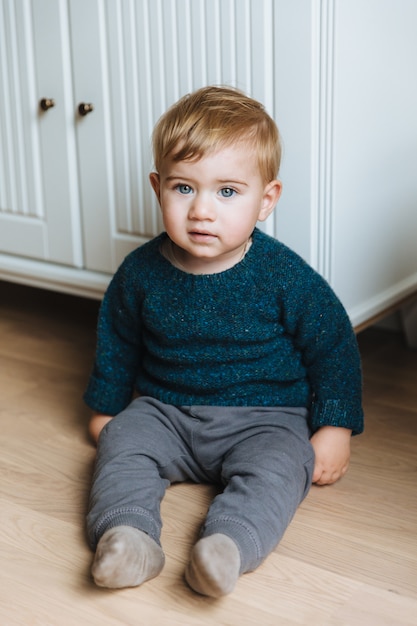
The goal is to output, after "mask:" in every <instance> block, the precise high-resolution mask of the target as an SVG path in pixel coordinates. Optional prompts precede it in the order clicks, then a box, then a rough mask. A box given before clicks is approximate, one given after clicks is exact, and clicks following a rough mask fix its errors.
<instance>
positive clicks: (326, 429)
mask: <svg viewBox="0 0 417 626" xmlns="http://www.w3.org/2000/svg"><path fill="white" fill-rule="evenodd" d="M351 435H352V431H351V430H349V429H347V428H339V427H336V426H323V427H322V428H319V430H318V431H317V432H315V433H314V435H313V436H312V437H311V444H312V446H313V448H314V452H315V455H316V461H315V465H314V473H313V483H316V484H317V485H331V484H332V483H335V482H336V481H337V480H339V478H341V477H342V476H343V475H344V474H346V472H347V469H348V467H349V460H350V439H351Z"/></svg>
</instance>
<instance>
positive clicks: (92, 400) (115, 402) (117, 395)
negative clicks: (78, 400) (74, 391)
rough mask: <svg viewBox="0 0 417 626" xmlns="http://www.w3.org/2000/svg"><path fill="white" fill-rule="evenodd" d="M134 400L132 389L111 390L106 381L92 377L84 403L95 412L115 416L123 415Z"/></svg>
mask: <svg viewBox="0 0 417 626" xmlns="http://www.w3.org/2000/svg"><path fill="white" fill-rule="evenodd" d="M131 400H132V389H131V388H130V387H128V388H127V387H119V388H117V389H115V388H114V387H112V388H111V392H110V391H109V385H108V383H106V381H104V380H100V379H99V378H95V377H94V376H91V378H90V380H89V382H88V386H87V389H86V391H85V393H84V402H85V403H86V404H87V405H88V406H89V407H90V408H91V409H93V410H94V411H97V412H98V413H103V414H105V415H111V416H113V417H114V416H115V415H117V414H118V413H121V411H123V409H125V408H126V407H127V406H128V404H129V403H130V402H131Z"/></svg>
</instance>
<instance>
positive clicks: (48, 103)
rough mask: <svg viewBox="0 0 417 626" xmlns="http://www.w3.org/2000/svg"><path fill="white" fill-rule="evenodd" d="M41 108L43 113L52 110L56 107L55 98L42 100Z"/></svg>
mask: <svg viewBox="0 0 417 626" xmlns="http://www.w3.org/2000/svg"><path fill="white" fill-rule="evenodd" d="M39 106H40V107H41V109H42V111H47V110H48V109H52V107H54V106H55V100H54V99H53V98H42V100H40V102H39Z"/></svg>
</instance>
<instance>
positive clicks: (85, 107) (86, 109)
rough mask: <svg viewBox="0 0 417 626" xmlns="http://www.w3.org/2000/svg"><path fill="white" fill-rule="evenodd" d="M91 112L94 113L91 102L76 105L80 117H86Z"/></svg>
mask: <svg viewBox="0 0 417 626" xmlns="http://www.w3.org/2000/svg"><path fill="white" fill-rule="evenodd" d="M92 111H94V105H93V104H91V102H90V103H88V102H81V104H79V105H78V113H79V114H80V115H82V116H84V115H88V114H89V113H91V112H92Z"/></svg>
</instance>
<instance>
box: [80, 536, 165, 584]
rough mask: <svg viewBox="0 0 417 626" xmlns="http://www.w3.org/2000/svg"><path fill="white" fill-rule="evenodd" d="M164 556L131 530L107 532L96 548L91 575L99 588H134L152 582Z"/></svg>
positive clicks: (146, 538) (146, 537)
mask: <svg viewBox="0 0 417 626" xmlns="http://www.w3.org/2000/svg"><path fill="white" fill-rule="evenodd" d="M164 563H165V556H164V553H163V551H162V548H160V547H159V545H158V544H157V543H156V541H154V540H153V539H152V538H151V537H149V535H147V534H146V533H144V532H142V531H141V530H138V529H137V528H133V527H131V526H116V527H114V528H110V529H109V530H107V531H106V532H105V533H104V535H103V536H102V537H101V539H100V541H99V542H98V545H97V551H96V556H95V558H94V562H93V566H92V569H91V573H92V575H93V578H94V582H95V583H96V585H98V586H99V587H109V588H111V589H120V588H122V587H137V586H138V585H141V584H142V583H144V582H145V581H146V580H150V579H151V578H155V576H158V574H159V573H160V571H161V570H162V568H163V566H164Z"/></svg>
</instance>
